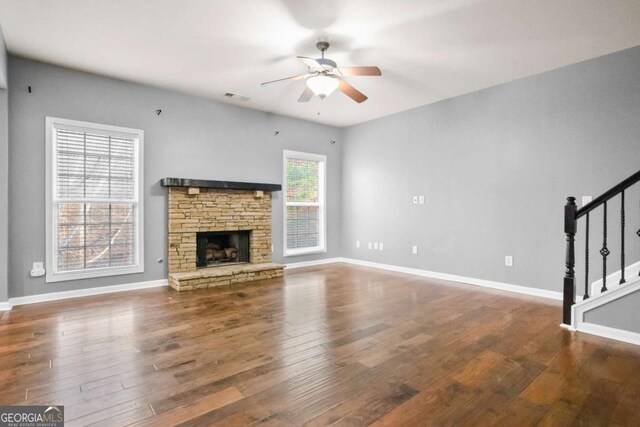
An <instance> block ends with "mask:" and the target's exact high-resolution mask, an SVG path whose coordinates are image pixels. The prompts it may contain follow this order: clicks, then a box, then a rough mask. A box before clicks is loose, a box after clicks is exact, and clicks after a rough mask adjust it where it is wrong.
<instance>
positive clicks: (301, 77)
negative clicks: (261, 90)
mask: <svg viewBox="0 0 640 427" xmlns="http://www.w3.org/2000/svg"><path fill="white" fill-rule="evenodd" d="M312 75H313V74H301V75H299V76H293V77H285V78H284V79H278V80H271V81H270V82H264V83H260V86H264V85H268V84H271V83H278V82H283V81H285V80H301V79H305V78H307V77H311V76H312Z"/></svg>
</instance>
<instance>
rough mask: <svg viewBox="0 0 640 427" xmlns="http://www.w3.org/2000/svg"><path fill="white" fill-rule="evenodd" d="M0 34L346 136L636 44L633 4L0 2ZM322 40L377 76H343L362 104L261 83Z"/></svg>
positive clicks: (14, 44)
mask: <svg viewBox="0 0 640 427" xmlns="http://www.w3.org/2000/svg"><path fill="white" fill-rule="evenodd" d="M0 24H1V25H2V28H3V31H4V34H5V38H6V43H7V48H8V50H9V51H10V52H11V53H13V54H16V55H20V56H25V57H28V58H33V59H37V60H41V61H45V62H50V63H53V64H58V65H63V66H66V67H70V68H75V69H78V70H84V71H89V72H93V73H97V74H103V75H106V76H112V77H116V78H121V79H124V80H130V81H134V82H140V83H147V84H152V85H157V86H161V87H166V88H171V89H177V90H179V91H183V92H187V93H191V94H195V95H200V96H205V97H208V98H212V99H216V100H220V101H223V102H229V103H232V104H238V105H242V106H244V107H248V108H255V109H259V110H263V111H269V112H274V113H279V114H284V115H288V116H293V117H299V118H303V119H307V120H312V121H316V122H321V123H327V124H331V125H336V126H347V125H351V124H355V123H360V122H364V121H367V120H371V119H374V118H377V117H382V116H386V115H389V114H392V113H396V112H399V111H403V110H407V109H409V108H413V107H417V106H420V105H424V104H428V103H432V102H435V101H438V100H441V99H445V98H450V97H453V96H457V95H461V94H464V93H468V92H472V91H475V90H478V89H482V88H486V87H490V86H494V85H497V84H500V83H505V82H508V81H511V80H514V79H518V78H521V77H525V76H529V75H533V74H537V73H540V72H543V71H547V70H551V69H554V68H558V67H562V66H565V65H568V64H572V63H575V62H579V61H583V60H586V59H590V58H594V57H597V56H601V55H604V54H607V53H611V52H615V51H618V50H622V49H626V48H629V47H633V46H637V45H640V1H636V0H422V1H417V0H413V1H412V0H402V1H399V0H313V1H310V0H260V1H258V0H0ZM320 40H325V41H329V42H330V43H331V48H330V49H329V51H328V52H327V57H328V58H331V59H334V60H335V61H337V62H338V65H339V66H340V65H342V66H348V65H351V66H354V65H377V66H379V67H380V69H381V70H382V77H345V80H347V81H348V82H349V83H351V84H352V85H353V86H355V87H356V88H358V89H359V90H361V91H362V92H364V93H365V94H366V95H368V96H369V100H367V101H366V102H364V103H363V104H356V103H355V102H353V101H352V100H351V99H349V98H347V97H346V96H344V95H343V94H341V93H338V92H336V93H334V94H332V95H331V96H330V97H328V98H327V99H325V100H324V101H320V100H319V99H318V98H314V99H312V101H311V102H309V103H307V104H299V103H298V102H296V101H297V98H298V96H299V95H300V93H301V92H302V90H303V89H304V82H302V81H295V82H288V83H282V84H279V85H271V86H267V87H261V86H260V83H261V82H263V81H267V80H273V79H278V78H282V77H288V76H292V75H296V74H301V73H303V72H305V71H306V68H305V66H304V65H303V64H302V63H301V62H299V61H298V60H297V59H296V58H295V56H296V55H304V56H314V57H317V56H318V55H316V53H317V51H316V49H315V43H316V42H317V41H320ZM225 92H232V93H236V94H239V95H243V96H247V97H249V98H250V100H249V101H246V102H242V101H236V100H233V99H231V100H229V99H226V98H224V97H223V94H224V93H225Z"/></svg>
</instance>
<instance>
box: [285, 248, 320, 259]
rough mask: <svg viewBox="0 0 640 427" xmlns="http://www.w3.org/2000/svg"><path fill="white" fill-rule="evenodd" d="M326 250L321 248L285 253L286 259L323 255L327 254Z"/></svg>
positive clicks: (294, 250)
mask: <svg viewBox="0 0 640 427" xmlns="http://www.w3.org/2000/svg"><path fill="white" fill-rule="evenodd" d="M326 252H327V250H326V249H321V248H309V249H293V250H290V251H287V252H285V253H284V255H283V256H285V257H293V256H301V255H311V254H323V253H326Z"/></svg>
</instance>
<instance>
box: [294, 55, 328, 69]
mask: <svg viewBox="0 0 640 427" xmlns="http://www.w3.org/2000/svg"><path fill="white" fill-rule="evenodd" d="M297 58H298V59H299V60H301V61H302V62H304V64H305V65H306V66H307V67H309V68H311V69H312V70H318V69H320V70H323V69H324V68H323V67H322V64H320V63H319V62H318V61H316V60H315V59H313V58H309V57H307V56H298V57H297Z"/></svg>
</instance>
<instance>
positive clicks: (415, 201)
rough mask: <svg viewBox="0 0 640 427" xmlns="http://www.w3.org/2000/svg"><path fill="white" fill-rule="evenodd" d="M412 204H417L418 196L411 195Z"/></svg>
mask: <svg viewBox="0 0 640 427" xmlns="http://www.w3.org/2000/svg"><path fill="white" fill-rule="evenodd" d="M413 204H414V205H417V204H418V196H413Z"/></svg>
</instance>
